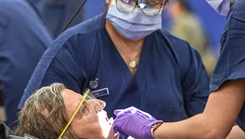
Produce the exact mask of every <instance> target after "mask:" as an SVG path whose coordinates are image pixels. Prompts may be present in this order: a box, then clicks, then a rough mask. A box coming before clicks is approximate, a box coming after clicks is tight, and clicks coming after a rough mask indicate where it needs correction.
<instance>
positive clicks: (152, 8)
mask: <svg viewBox="0 0 245 139" xmlns="http://www.w3.org/2000/svg"><path fill="white" fill-rule="evenodd" d="M165 3H166V0H116V6H117V9H118V11H120V12H122V13H131V12H133V11H134V10H135V9H136V7H139V8H140V9H141V11H142V12H143V14H144V15H146V16H156V15H158V14H159V13H160V11H162V8H163V6H164V5H165Z"/></svg>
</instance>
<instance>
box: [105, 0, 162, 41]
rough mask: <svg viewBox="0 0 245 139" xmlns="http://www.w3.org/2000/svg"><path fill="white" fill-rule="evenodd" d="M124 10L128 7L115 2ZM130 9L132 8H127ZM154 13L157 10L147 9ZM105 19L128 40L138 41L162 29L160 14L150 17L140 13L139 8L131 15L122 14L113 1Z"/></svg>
mask: <svg viewBox="0 0 245 139" xmlns="http://www.w3.org/2000/svg"><path fill="white" fill-rule="evenodd" d="M117 4H121V6H123V7H124V8H127V6H129V5H123V4H124V3H122V2H120V1H117ZM128 8H130V9H132V7H128ZM147 10H152V12H156V11H158V10H159V9H147ZM106 19H108V20H109V21H110V22H111V24H112V25H113V26H114V27H115V28H116V30H117V31H118V32H119V33H120V34H121V35H122V36H123V37H125V38H128V39H130V40H140V39H142V38H144V37H146V36H147V35H149V34H151V33H153V32H154V31H156V30H158V29H162V18H161V12H160V13H159V14H158V15H156V16H152V17H148V16H146V15H144V14H143V13H142V11H141V10H140V9H139V8H135V9H134V11H132V12H131V13H122V12H120V11H118V9H117V6H116V2H115V0H112V2H111V5H110V7H109V10H108V13H107V16H106Z"/></svg>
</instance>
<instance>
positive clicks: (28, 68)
mask: <svg viewBox="0 0 245 139" xmlns="http://www.w3.org/2000/svg"><path fill="white" fill-rule="evenodd" d="M51 40H52V39H51V37H50V35H49V33H48V32H47V30H46V28H45V27H44V26H43V24H42V22H41V21H40V19H39V17H38V16H37V14H36V13H35V12H34V11H33V9H32V8H31V7H30V6H29V5H28V4H27V3H26V2H25V1H19V0H0V67H1V69H0V83H2V84H3V88H4V90H3V92H4V93H3V95H4V107H5V110H6V123H7V125H9V126H10V127H11V128H12V127H14V126H15V121H16V120H17V112H18V110H17V106H18V103H19V101H20V98H21V96H22V94H23V92H24V89H25V87H26V85H27V83H28V80H29V78H30V77H31V74H32V72H33V70H34V68H35V66H36V64H37V62H38V60H39V58H40V57H41V55H42V54H43V52H44V51H45V50H46V48H47V47H48V45H49V44H50V42H51Z"/></svg>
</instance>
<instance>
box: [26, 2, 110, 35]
mask: <svg viewBox="0 0 245 139" xmlns="http://www.w3.org/2000/svg"><path fill="white" fill-rule="evenodd" d="M26 1H28V2H29V3H30V5H31V6H32V7H33V8H34V9H35V10H36V12H37V13H38V14H39V15H40V17H41V19H42V20H43V22H44V24H45V25H46V27H47V28H48V30H49V32H50V33H51V35H52V36H53V38H56V37H57V36H58V35H59V34H60V33H61V32H62V31H63V29H64V28H65V26H66V25H67V24H68V22H69V21H70V19H71V18H72V16H73V15H74V14H75V13H76V11H77V10H78V9H79V7H80V6H81V4H82V3H83V2H85V0H26ZM105 9H106V8H105V1H104V0H101V1H98V0H87V1H86V3H85V4H84V5H83V7H82V8H81V10H80V11H79V12H78V14H77V15H76V16H75V18H74V19H73V20H72V22H71V24H69V26H68V27H67V28H69V27H72V26H74V25H76V24H78V23H81V22H83V21H85V20H87V19H89V18H91V17H93V16H96V15H98V14H100V13H102V12H104V11H105ZM67 28H66V29H67Z"/></svg>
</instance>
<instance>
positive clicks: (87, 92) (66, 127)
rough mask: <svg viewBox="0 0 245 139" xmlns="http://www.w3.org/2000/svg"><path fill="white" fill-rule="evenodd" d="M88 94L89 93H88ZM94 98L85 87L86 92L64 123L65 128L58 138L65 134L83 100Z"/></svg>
mask: <svg viewBox="0 0 245 139" xmlns="http://www.w3.org/2000/svg"><path fill="white" fill-rule="evenodd" d="M89 94H90V95H89ZM92 98H94V97H93V95H91V91H90V89H87V90H86V92H85V93H84V95H83V98H82V100H81V101H80V103H79V105H78V106H77V108H76V110H75V112H74V113H73V115H72V116H71V119H70V120H69V122H68V123H67V124H66V126H65V128H64V129H63V131H62V132H61V134H60V136H59V138H58V139H61V138H62V137H63V135H64V134H65V132H66V130H67V129H68V127H69V126H70V124H71V122H72V121H73V119H74V118H75V116H76V115H77V113H78V111H79V110H80V108H81V107H82V104H83V102H84V101H85V99H92Z"/></svg>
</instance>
